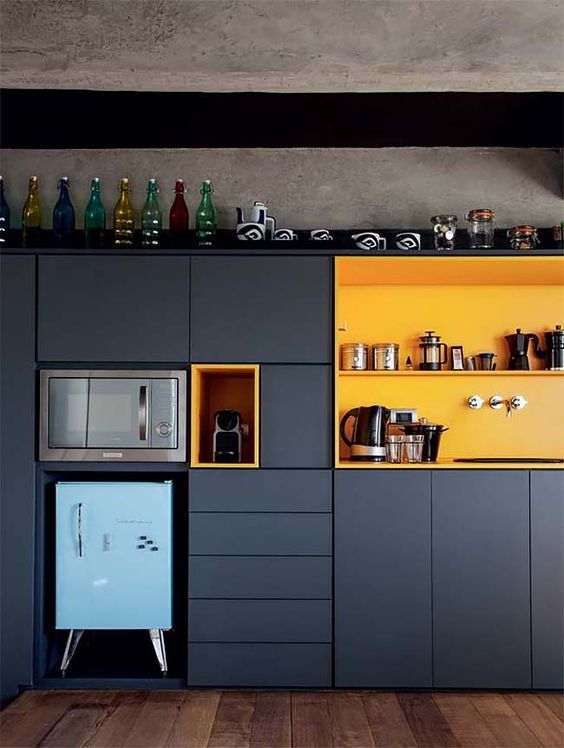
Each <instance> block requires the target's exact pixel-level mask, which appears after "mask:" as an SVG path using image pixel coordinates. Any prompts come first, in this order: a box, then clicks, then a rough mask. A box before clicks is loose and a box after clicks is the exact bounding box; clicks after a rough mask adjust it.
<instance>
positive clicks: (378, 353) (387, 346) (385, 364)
mask: <svg viewBox="0 0 564 748" xmlns="http://www.w3.org/2000/svg"><path fill="white" fill-rule="evenodd" d="M398 362H399V345H398V344H397V343H375V344H374V345H373V346H372V368H373V369H374V370H375V371H395V370H396V369H398V368H399V363H398Z"/></svg>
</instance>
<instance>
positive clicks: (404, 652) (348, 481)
mask: <svg viewBox="0 0 564 748" xmlns="http://www.w3.org/2000/svg"><path fill="white" fill-rule="evenodd" d="M431 660H432V655H431V474H430V471H426V470H417V471H415V470H413V471H408V470H381V471H369V470H365V471H352V470H337V471H336V473H335V685H336V686H338V687H347V688H348V687H353V688H354V687H360V688H367V687H385V688H388V687H400V688H401V687H406V688H412V687H415V688H417V687H426V686H430V685H432V670H431V665H432V663H431Z"/></svg>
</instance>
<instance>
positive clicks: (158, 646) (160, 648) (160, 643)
mask: <svg viewBox="0 0 564 748" xmlns="http://www.w3.org/2000/svg"><path fill="white" fill-rule="evenodd" d="M149 636H150V637H151V642H152V643H153V649H154V650H155V654H156V655H157V660H158V661H159V667H160V669H161V673H162V674H163V676H166V674H167V672H168V664H167V661H166V649H165V642H164V632H163V630H162V629H149Z"/></svg>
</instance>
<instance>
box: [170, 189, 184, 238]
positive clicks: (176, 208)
mask: <svg viewBox="0 0 564 748" xmlns="http://www.w3.org/2000/svg"><path fill="white" fill-rule="evenodd" d="M175 192H176V197H175V198H174V202H173V203H172V207H171V209H170V217H169V227H170V230H171V231H173V232H178V231H188V207H187V205H186V202H185V200H184V192H185V190H184V182H183V180H182V179H177V180H176V188H175Z"/></svg>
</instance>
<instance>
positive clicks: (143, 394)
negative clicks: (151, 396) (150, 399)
mask: <svg viewBox="0 0 564 748" xmlns="http://www.w3.org/2000/svg"><path fill="white" fill-rule="evenodd" d="M139 439H140V440H141V441H142V442H144V441H147V386H146V385H144V384H142V385H141V386H140V387H139Z"/></svg>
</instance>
